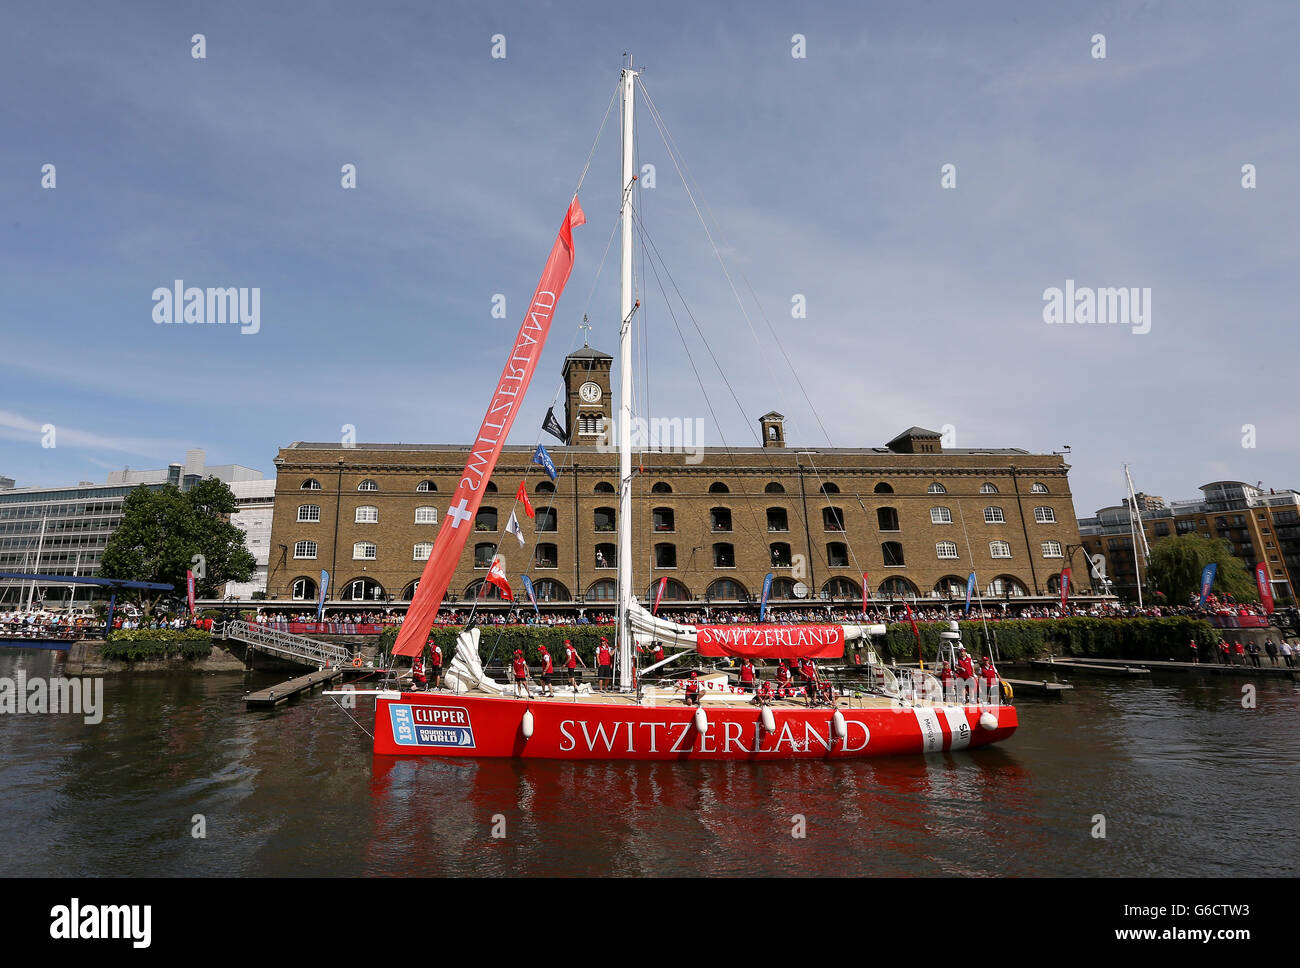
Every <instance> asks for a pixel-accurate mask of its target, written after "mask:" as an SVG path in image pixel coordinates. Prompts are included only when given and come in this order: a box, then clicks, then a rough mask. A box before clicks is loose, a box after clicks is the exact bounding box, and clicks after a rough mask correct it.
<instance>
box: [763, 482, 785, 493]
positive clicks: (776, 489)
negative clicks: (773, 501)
mask: <svg viewBox="0 0 1300 968" xmlns="http://www.w3.org/2000/svg"><path fill="white" fill-rule="evenodd" d="M763 493H764V494H784V493H785V488H784V487H782V486H781V485H780V484H778V483H777V482H776V481H773V482H772V483H770V484H768V485H767V487H765V488H763Z"/></svg>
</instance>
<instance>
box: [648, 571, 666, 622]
mask: <svg viewBox="0 0 1300 968" xmlns="http://www.w3.org/2000/svg"><path fill="white" fill-rule="evenodd" d="M667 587H668V579H667V578H660V579H659V590H658V591H657V592H655V607H654V608H652V609H650V614H651V615H657V614H658V613H659V599H661V598H663V597H664V589H665V588H667Z"/></svg>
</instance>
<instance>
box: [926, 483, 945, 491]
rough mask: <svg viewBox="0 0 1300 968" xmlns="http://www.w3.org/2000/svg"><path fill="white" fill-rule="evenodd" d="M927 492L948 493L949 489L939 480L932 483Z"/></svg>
mask: <svg viewBox="0 0 1300 968" xmlns="http://www.w3.org/2000/svg"><path fill="white" fill-rule="evenodd" d="M926 493H927V494H947V493H948V489H947V488H946V487H944V486H943V485H942V484H940V483H939V482H938V481H935V482H934V483H933V484H931V485H930V486H929V487H928V488H926Z"/></svg>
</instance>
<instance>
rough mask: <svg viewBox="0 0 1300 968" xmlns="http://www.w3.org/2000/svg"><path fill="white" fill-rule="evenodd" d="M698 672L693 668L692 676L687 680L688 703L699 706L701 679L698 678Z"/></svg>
mask: <svg viewBox="0 0 1300 968" xmlns="http://www.w3.org/2000/svg"><path fill="white" fill-rule="evenodd" d="M698 675H699V673H698V672H695V671H694V670H692V672H691V677H690V678H689V679H687V680H686V705H688V706H698V705H699V704H700V680H699V679H698V678H696V677H697V676H698Z"/></svg>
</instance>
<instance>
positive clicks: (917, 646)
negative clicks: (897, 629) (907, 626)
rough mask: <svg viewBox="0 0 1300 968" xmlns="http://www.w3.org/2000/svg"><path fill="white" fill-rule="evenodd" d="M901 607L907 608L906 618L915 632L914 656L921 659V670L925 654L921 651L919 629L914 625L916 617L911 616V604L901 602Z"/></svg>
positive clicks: (923, 669)
mask: <svg viewBox="0 0 1300 968" xmlns="http://www.w3.org/2000/svg"><path fill="white" fill-rule="evenodd" d="M903 607H904V608H905V609H907V620H908V621H909V622H911V623H912V631H913V632H915V633H916V657H917V658H918V659H920V660H921V671H922V672H924V671H925V655H924V653H922V652H921V630H920V629H919V628H917V626H916V619H915V618H913V617H912V606H911V605H909V604H908V603H907V602H903Z"/></svg>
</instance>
